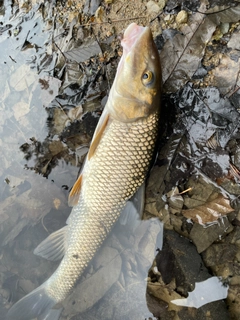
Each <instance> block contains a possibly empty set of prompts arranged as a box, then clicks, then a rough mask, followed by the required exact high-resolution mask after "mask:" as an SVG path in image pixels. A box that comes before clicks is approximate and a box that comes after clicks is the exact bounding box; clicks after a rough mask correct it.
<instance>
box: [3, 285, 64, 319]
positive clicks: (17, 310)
mask: <svg viewBox="0 0 240 320" xmlns="http://www.w3.org/2000/svg"><path fill="white" fill-rule="evenodd" d="M56 303H57V301H56V300H55V299H54V298H52V297H50V296H49V295H48V293H47V291H46V282H45V283H43V284H42V285H41V286H40V287H38V288H37V289H35V290H33V291H32V292H30V293H29V294H28V295H26V296H25V297H23V298H22V299H21V300H19V301H18V302H17V303H15V304H14V305H13V306H12V308H11V309H10V310H9V311H8V313H7V317H6V320H32V319H35V318H38V319H50V318H49V315H52V316H51V320H57V319H58V317H59V313H58V315H57V313H56V310H51V308H52V307H53V306H54V305H55V304H56ZM52 311H53V312H52Z"/></svg>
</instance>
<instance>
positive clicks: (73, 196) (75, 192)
mask: <svg viewBox="0 0 240 320" xmlns="http://www.w3.org/2000/svg"><path fill="white" fill-rule="evenodd" d="M81 187H82V174H80V176H79V177H78V179H77V181H76V182H75V183H74V185H73V187H72V190H71V192H70V193H69V196H68V205H69V206H70V207H74V206H76V205H77V203H78V199H79V196H80V192H81Z"/></svg>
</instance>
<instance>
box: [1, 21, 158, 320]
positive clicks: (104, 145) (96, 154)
mask: <svg viewBox="0 0 240 320" xmlns="http://www.w3.org/2000/svg"><path fill="white" fill-rule="evenodd" d="M121 44H122V46H123V55H122V57H121V59H120V62H119V65H118V69H117V73H116V76H115V79H114V83H113V85H112V88H111V90H110V93H109V98H108V101H107V104H106V106H105V108H104V111H103V114H102V116H101V118H100V120H99V123H98V126H97V128H96V130H95V133H94V136H93V139H92V142H91V145H90V149H89V152H88V155H87V160H86V162H85V164H84V168H83V170H82V173H81V175H80V176H79V178H78V180H77V181H76V183H75V185H74V187H73V189H72V191H71V193H70V197H69V203H70V204H71V205H73V206H74V207H73V209H72V212H71V214H70V216H69V218H68V220H67V225H66V226H65V227H64V228H62V229H60V230H58V231H56V232H54V233H53V234H51V235H50V236H49V237H48V238H47V239H46V240H44V241H43V242H42V243H41V244H40V245H39V246H38V247H37V248H36V249H35V253H36V254H38V255H41V256H42V257H45V258H47V259H50V260H57V259H60V258H62V260H61V263H60V265H59V267H58V268H57V270H56V271H55V272H54V273H53V275H52V276H51V277H50V278H49V279H48V280H47V281H46V282H44V283H43V284H42V285H41V286H40V287H38V288H37V289H35V290H34V291H32V292H31V293H29V294H28V295H27V296H25V297H24V298H22V299H21V300H20V301H18V302H17V303H16V304H15V305H14V306H13V307H12V308H11V309H10V310H9V312H8V314H7V319H8V320H30V319H34V318H36V317H39V319H51V320H54V319H57V318H58V316H59V313H57V312H56V310H54V309H52V307H53V306H54V305H55V304H56V303H58V302H61V301H63V300H64V299H65V298H66V297H67V295H68V294H69V293H70V292H71V291H72V290H73V288H74V285H75V284H76V282H77V280H78V279H79V277H80V276H81V275H82V273H83V271H84V270H85V269H86V267H87V266H88V264H89V262H90V261H91V260H92V258H93V256H94V255H95V253H96V251H97V250H98V249H99V247H100V246H101V245H102V243H103V241H104V240H105V239H106V237H107V236H108V234H109V233H110V231H111V230H112V228H113V226H114V224H115V223H116V221H117V220H118V218H119V216H120V213H121V212H122V211H124V208H125V206H126V203H127V201H128V200H129V199H131V198H132V197H133V195H134V194H136V193H137V194H138V193H139V194H141V195H142V193H143V192H142V191H141V192H139V191H138V190H143V187H142V186H143V184H144V181H145V178H146V175H147V173H148V171H149V166H150V163H151V160H152V157H153V154H154V149H155V143H156V139H157V135H158V126H159V112H160V91H161V67H160V60H159V55H158V51H157V48H156V46H155V44H154V41H153V38H152V34H151V31H150V29H149V28H148V27H141V26H138V25H137V24H135V23H132V24H131V25H129V26H128V28H127V29H126V31H125V33H124V38H123V40H122V41H121ZM140 201H141V199H140Z"/></svg>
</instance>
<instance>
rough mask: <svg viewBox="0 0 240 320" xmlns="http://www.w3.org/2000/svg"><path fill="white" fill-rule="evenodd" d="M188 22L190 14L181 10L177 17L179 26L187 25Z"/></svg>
mask: <svg viewBox="0 0 240 320" xmlns="http://www.w3.org/2000/svg"><path fill="white" fill-rule="evenodd" d="M187 21H188V13H187V11H185V10H181V11H180V12H178V14H177V17H176V22H177V23H178V24H183V23H187Z"/></svg>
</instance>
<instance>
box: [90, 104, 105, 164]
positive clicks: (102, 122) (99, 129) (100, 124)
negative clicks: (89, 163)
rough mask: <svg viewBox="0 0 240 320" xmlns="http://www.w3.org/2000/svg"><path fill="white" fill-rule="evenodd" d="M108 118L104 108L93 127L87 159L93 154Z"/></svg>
mask: <svg viewBox="0 0 240 320" xmlns="http://www.w3.org/2000/svg"><path fill="white" fill-rule="evenodd" d="M108 120H109V113H108V111H107V110H106V108H105V109H104V110H103V113H102V115H101V117H100V119H99V121H98V125H97V127H96V129H95V132H94V135H93V139H92V142H91V145H90V148H89V151H88V156H87V157H88V160H90V159H91V158H92V156H93V155H94V152H95V150H96V149H97V146H98V144H99V142H100V140H101V138H102V135H103V133H104V131H105V129H106V126H107V124H108Z"/></svg>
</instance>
